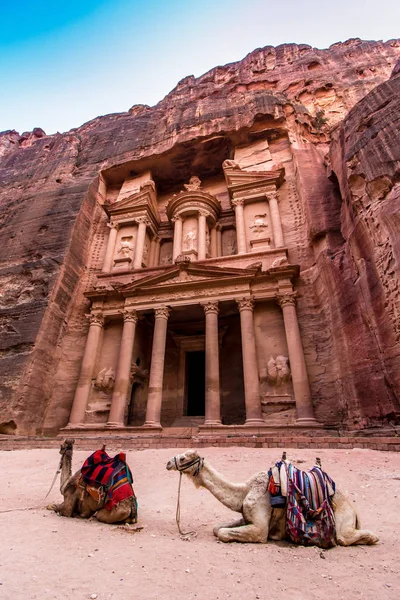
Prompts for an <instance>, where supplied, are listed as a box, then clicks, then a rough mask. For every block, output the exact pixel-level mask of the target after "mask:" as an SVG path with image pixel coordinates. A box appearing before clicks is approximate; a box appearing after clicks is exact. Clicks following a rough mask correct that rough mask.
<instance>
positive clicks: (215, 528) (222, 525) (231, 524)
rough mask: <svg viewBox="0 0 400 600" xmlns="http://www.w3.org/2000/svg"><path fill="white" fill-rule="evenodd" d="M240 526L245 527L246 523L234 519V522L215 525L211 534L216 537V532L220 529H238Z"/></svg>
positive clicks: (242, 520)
mask: <svg viewBox="0 0 400 600" xmlns="http://www.w3.org/2000/svg"><path fill="white" fill-rule="evenodd" d="M240 525H246V521H245V520H244V519H243V518H241V519H239V520H238V519H236V521H232V522H230V523H221V524H220V525H216V526H215V527H214V529H213V534H214V535H215V536H216V537H218V531H219V530H220V529H227V528H228V529H231V528H232V527H239V526H240Z"/></svg>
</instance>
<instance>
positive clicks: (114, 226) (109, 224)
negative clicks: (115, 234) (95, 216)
mask: <svg viewBox="0 0 400 600" xmlns="http://www.w3.org/2000/svg"><path fill="white" fill-rule="evenodd" d="M107 227H109V228H110V229H116V230H117V231H118V228H119V223H115V222H114V221H111V223H107Z"/></svg>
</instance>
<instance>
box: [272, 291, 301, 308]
mask: <svg viewBox="0 0 400 600" xmlns="http://www.w3.org/2000/svg"><path fill="white" fill-rule="evenodd" d="M296 297H297V292H289V293H288V294H277V296H276V299H277V300H278V302H279V305H280V306H281V307H282V308H283V307H284V306H287V305H289V304H290V305H292V306H296Z"/></svg>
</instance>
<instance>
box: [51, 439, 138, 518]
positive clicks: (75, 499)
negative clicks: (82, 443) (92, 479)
mask: <svg viewBox="0 0 400 600" xmlns="http://www.w3.org/2000/svg"><path fill="white" fill-rule="evenodd" d="M74 443H75V440H72V439H67V440H65V441H64V442H63V443H62V444H61V448H60V454H61V455H62V458H61V461H60V468H61V478H60V492H61V494H62V495H63V496H64V502H61V504H50V505H49V506H47V509H48V510H54V511H55V512H57V513H58V514H60V515H61V516H63V517H81V518H83V519H89V518H90V517H92V516H94V517H95V518H96V519H97V520H98V521H101V522H102V523H136V521H137V509H136V503H135V502H134V498H133V497H131V498H126V499H125V500H122V501H121V502H119V504H117V505H116V506H114V507H113V508H112V510H107V509H106V508H104V504H105V498H104V496H103V497H101V495H98V497H97V498H96V499H95V498H93V497H92V495H91V494H90V493H89V492H88V486H87V485H86V484H85V482H84V481H83V480H82V478H81V470H80V469H79V471H77V472H76V473H74V475H72V468H71V467H72V452H73V445H74ZM104 449H105V446H103V450H104ZM91 491H92V493H93V490H91ZM94 495H95V494H94Z"/></svg>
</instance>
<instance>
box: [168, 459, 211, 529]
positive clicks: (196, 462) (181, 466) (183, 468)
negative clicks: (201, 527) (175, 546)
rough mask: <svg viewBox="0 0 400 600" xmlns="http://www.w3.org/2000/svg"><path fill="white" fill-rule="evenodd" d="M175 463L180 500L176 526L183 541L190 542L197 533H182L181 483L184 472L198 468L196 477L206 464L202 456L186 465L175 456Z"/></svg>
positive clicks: (177, 506)
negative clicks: (191, 468)
mask: <svg viewBox="0 0 400 600" xmlns="http://www.w3.org/2000/svg"><path fill="white" fill-rule="evenodd" d="M174 462H175V467H176V470H177V471H179V485H178V500H177V503H176V515H175V519H176V524H177V526H178V531H179V534H180V536H181V538H182V539H184V540H188V539H189V538H190V537H196V535H197V533H196V531H187V532H186V533H185V532H183V531H182V529H181V526H180V520H181V501H180V498H181V483H182V472H183V471H187V470H188V469H190V467H194V466H195V465H197V466H196V470H195V472H194V473H193V475H194V477H196V476H197V475H198V474H199V472H200V469H201V467H202V466H203V463H204V458H200V456H198V457H197V458H195V459H194V460H189V461H188V462H186V463H181V464H178V461H177V460H176V456H174Z"/></svg>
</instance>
